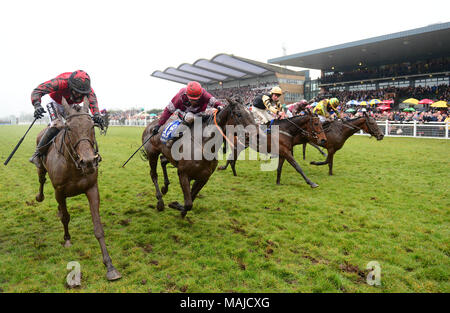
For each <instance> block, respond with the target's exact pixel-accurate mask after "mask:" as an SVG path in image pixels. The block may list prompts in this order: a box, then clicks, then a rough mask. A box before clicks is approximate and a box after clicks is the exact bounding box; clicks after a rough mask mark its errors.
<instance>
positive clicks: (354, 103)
mask: <svg viewBox="0 0 450 313" xmlns="http://www.w3.org/2000/svg"><path fill="white" fill-rule="evenodd" d="M358 103H359V102H358V101H356V100H350V101H348V102H347V105H358Z"/></svg>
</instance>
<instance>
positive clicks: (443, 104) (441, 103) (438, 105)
mask: <svg viewBox="0 0 450 313" xmlns="http://www.w3.org/2000/svg"><path fill="white" fill-rule="evenodd" d="M431 107H432V108H447V107H448V105H447V102H445V101H438V102H435V103H433V104H432V105H431Z"/></svg>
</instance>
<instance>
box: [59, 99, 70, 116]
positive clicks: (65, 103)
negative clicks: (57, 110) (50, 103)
mask: <svg viewBox="0 0 450 313" xmlns="http://www.w3.org/2000/svg"><path fill="white" fill-rule="evenodd" d="M61 105H62V106H63V108H64V111H65V112H66V113H67V114H70V110H71V108H70V105H69V104H68V103H67V100H66V98H64V96H62V98H61Z"/></svg>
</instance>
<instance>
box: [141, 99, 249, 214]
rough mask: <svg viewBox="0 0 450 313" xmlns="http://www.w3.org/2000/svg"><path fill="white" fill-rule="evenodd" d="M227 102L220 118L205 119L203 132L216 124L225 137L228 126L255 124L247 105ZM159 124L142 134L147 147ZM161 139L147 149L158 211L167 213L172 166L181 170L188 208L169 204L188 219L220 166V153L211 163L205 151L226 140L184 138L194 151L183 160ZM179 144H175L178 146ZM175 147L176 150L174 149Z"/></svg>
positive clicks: (207, 117)
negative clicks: (160, 171)
mask: <svg viewBox="0 0 450 313" xmlns="http://www.w3.org/2000/svg"><path fill="white" fill-rule="evenodd" d="M227 101H228V102H229V104H228V105H227V106H226V107H225V108H224V109H222V110H221V111H220V112H219V113H217V115H214V116H204V117H203V118H202V130H204V129H205V127H213V125H214V124H213V120H214V123H215V125H216V127H217V129H220V131H222V134H224V133H225V126H226V125H243V126H244V127H245V126H247V125H251V124H253V123H254V120H253V116H252V115H251V113H250V111H248V110H247V108H246V107H245V106H244V105H242V104H241V103H238V102H236V101H234V100H231V99H227ZM156 123H157V121H154V122H153V123H151V124H149V125H148V126H147V127H146V129H145V130H144V132H143V134H142V142H143V143H144V142H145V140H146V139H147V138H149V136H150V135H151V134H152V130H153V127H154V126H155V125H156ZM166 124H167V123H166ZM194 125H195V123H194ZM192 128H194V126H193V125H191V126H190V129H192ZM162 129H164V127H161V130H162ZM193 134H194V135H195V130H194V131H193ZM218 137H219V138H218ZM160 138H161V134H157V135H155V136H153V137H152V138H151V139H150V140H149V141H148V142H147V143H146V144H145V145H144V149H145V155H146V157H147V159H148V161H149V164H150V177H151V179H152V181H153V184H154V185H155V189H156V198H157V200H158V204H157V209H158V210H159V211H162V210H164V201H163V199H162V197H163V194H166V193H167V191H168V188H169V183H170V182H169V178H168V176H167V169H166V165H167V164H168V163H169V162H170V163H171V164H172V165H173V166H175V167H176V168H177V169H178V177H179V181H180V185H181V189H182V191H183V195H184V206H183V205H181V204H179V203H178V202H172V203H171V204H169V207H171V208H173V209H177V210H179V211H181V217H182V218H184V217H185V216H186V214H187V212H188V211H189V210H191V209H192V205H193V201H194V200H195V198H196V196H197V194H198V193H199V191H200V190H201V189H202V188H203V186H205V184H206V183H207V182H208V180H209V178H210V177H211V175H212V174H213V172H214V171H215V169H216V167H217V164H218V160H217V154H218V152H219V151H218V150H219V149H215V150H217V151H213V154H214V156H215V157H213V158H208V159H207V158H205V156H204V153H203V151H204V149H206V148H205V147H207V146H209V145H211V143H213V142H214V141H216V142H217V141H219V142H220V144H219V145H218V147H220V146H221V145H222V143H223V138H222V136H221V135H219V136H217V135H214V136H212V138H211V137H208V136H203V135H201V136H200V138H198V137H196V136H190V137H189V136H183V137H181V138H180V139H178V141H180V140H183V139H184V140H185V142H190V145H191V147H192V148H191V149H190V151H188V155H187V157H182V158H176V157H174V155H173V153H172V150H173V149H171V148H169V147H167V146H166V145H165V144H164V143H162V142H161V140H160ZM178 141H177V142H178ZM177 142H175V144H176V143H177ZM175 144H174V145H173V146H172V148H174V146H175ZM183 148H184V146H183ZM160 154H162V155H161V166H162V169H163V173H164V186H163V187H162V189H161V190H162V193H161V191H160V188H159V185H158V175H157V171H156V169H157V164H158V156H159V155H160ZM196 155H197V156H200V158H198V157H195V156H196ZM191 181H194V183H193V185H192V188H191V186H190V184H191Z"/></svg>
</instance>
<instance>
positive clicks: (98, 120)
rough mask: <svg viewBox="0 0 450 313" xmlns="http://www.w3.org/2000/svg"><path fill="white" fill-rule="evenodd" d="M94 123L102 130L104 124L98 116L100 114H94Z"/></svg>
mask: <svg viewBox="0 0 450 313" xmlns="http://www.w3.org/2000/svg"><path fill="white" fill-rule="evenodd" d="M93 119H94V122H95V123H96V124H98V125H100V127H101V128H102V129H103V127H104V126H105V122H104V121H103V119H102V117H101V116H100V113H98V112H97V113H95V114H94V117H93Z"/></svg>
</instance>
